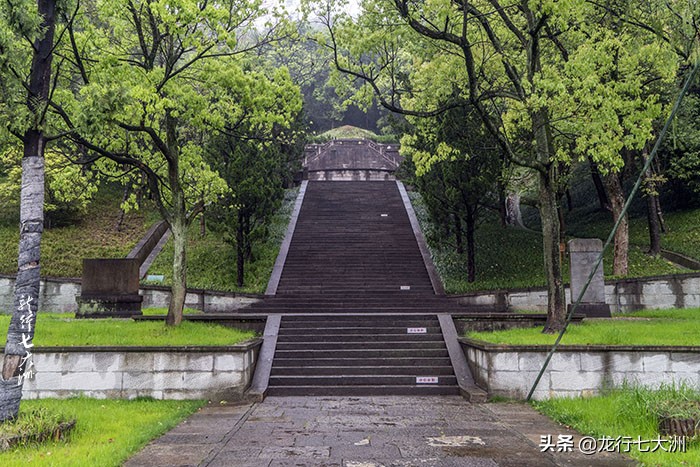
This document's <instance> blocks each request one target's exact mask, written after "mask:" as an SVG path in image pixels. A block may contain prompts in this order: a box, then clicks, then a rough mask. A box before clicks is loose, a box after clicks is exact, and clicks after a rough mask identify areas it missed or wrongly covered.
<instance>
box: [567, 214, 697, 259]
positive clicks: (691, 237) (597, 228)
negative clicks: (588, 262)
mask: <svg viewBox="0 0 700 467" xmlns="http://www.w3.org/2000/svg"><path fill="white" fill-rule="evenodd" d="M573 214H574V215H572V216H571V217H572V218H573V219H575V221H571V222H570V225H569V226H568V230H569V231H570V232H576V233H577V234H578V235H581V236H589V237H598V238H602V239H605V238H606V237H607V235H608V234H609V233H610V230H611V229H612V227H613V222H612V218H611V216H610V214H609V213H607V212H601V211H591V210H576V211H574V213H573ZM664 219H665V220H666V227H667V229H668V231H667V232H666V233H664V234H661V246H662V248H666V249H668V250H671V251H676V252H678V253H683V254H685V255H687V256H690V257H691V258H695V259H698V260H700V229H698V226H700V209H695V210H688V211H670V212H666V213H664ZM630 243H631V244H632V245H634V246H636V247H637V248H639V249H644V248H648V245H649V232H648V229H647V222H646V219H645V218H632V219H631V221H630Z"/></svg>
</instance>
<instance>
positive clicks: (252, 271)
mask: <svg viewBox="0 0 700 467" xmlns="http://www.w3.org/2000/svg"><path fill="white" fill-rule="evenodd" d="M297 193H298V190H296V189H292V190H287V191H286V192H285V197H284V202H283V203H282V207H281V208H280V210H279V211H278V212H277V213H276V214H275V215H274V216H273V218H272V221H271V223H270V225H269V227H268V229H269V235H268V237H267V239H266V240H265V241H262V242H259V243H256V244H254V245H253V256H254V258H255V261H253V262H250V263H246V265H245V285H244V286H243V287H237V286H236V252H235V250H234V248H233V247H232V246H231V245H229V244H228V243H226V242H224V240H223V238H221V235H219V234H217V233H214V232H210V231H207V233H206V235H205V236H204V237H202V236H201V235H200V233H199V224H198V223H196V222H195V223H194V224H193V225H192V226H190V229H189V231H188V240H187V285H188V286H189V287H194V288H201V289H209V290H221V291H228V292H244V293H246V292H247V293H264V292H265V288H266V287H267V282H268V281H269V280H270V274H272V267H273V266H274V265H275V260H276V259H277V254H278V253H279V249H280V245H281V244H282V240H283V239H284V234H285V233H286V231H287V225H288V224H289V219H290V217H291V215H292V209H293V208H294V202H295V201H296V197H297ZM172 270H173V244H172V241H168V243H167V244H166V245H165V248H163V251H162V252H161V254H160V255H158V257H157V258H156V260H155V261H154V263H153V265H152V266H151V267H150V269H149V270H148V274H162V275H164V276H165V281H164V282H163V285H171V284H172Z"/></svg>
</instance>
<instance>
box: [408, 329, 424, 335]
mask: <svg viewBox="0 0 700 467" xmlns="http://www.w3.org/2000/svg"><path fill="white" fill-rule="evenodd" d="M427 332H428V329H427V328H406V334H427Z"/></svg>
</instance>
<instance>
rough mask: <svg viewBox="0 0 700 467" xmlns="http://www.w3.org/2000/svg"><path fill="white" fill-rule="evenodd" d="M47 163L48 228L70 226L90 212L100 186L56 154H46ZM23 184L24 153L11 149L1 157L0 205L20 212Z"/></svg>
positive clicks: (88, 172) (86, 172) (84, 172)
mask: <svg viewBox="0 0 700 467" xmlns="http://www.w3.org/2000/svg"><path fill="white" fill-rule="evenodd" d="M44 160H45V177H46V178H45V197H44V215H45V216H46V220H45V222H44V223H45V224H46V225H48V226H55V225H57V224H64V223H67V222H66V221H68V222H69V221H70V220H72V219H75V218H76V217H78V216H79V215H81V214H85V213H86V212H87V207H88V205H89V203H90V202H91V201H92V199H93V198H94V196H95V194H96V193H97V189H98V184H97V181H96V179H95V177H94V176H93V174H92V173H91V172H90V171H85V170H83V169H82V168H81V167H80V166H77V165H74V164H71V162H70V161H69V160H68V159H67V158H65V157H64V156H62V155H61V154H59V153H57V152H55V151H51V150H49V151H46V152H45V154H44ZM21 184H22V152H21V148H19V147H10V149H8V150H6V151H5V152H4V153H2V154H0V202H2V203H3V204H4V205H5V208H6V209H7V208H10V207H13V208H16V209H17V210H19V200H20V188H21Z"/></svg>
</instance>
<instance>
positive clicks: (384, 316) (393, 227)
mask: <svg viewBox="0 0 700 467" xmlns="http://www.w3.org/2000/svg"><path fill="white" fill-rule="evenodd" d="M247 311H248V312H251V313H257V314H268V315H275V316H279V317H280V319H279V320H278V321H276V323H277V325H278V326H279V327H278V328H276V329H275V334H274V335H275V336H276V348H275V349H274V358H271V357H270V358H269V359H268V360H271V363H270V366H269V368H268V370H267V371H269V380H267V384H266V385H265V390H266V391H267V394H270V395H281V396H284V395H388V394H396V395H421V394H425V395H438V394H459V392H460V386H459V385H458V382H457V377H456V376H455V372H454V370H453V361H452V360H451V354H450V353H449V352H448V348H447V346H446V344H445V340H444V338H443V332H444V329H443V328H441V326H442V325H443V323H440V322H439V321H438V316H437V315H438V314H450V313H464V312H465V311H468V310H465V309H464V308H462V307H460V306H458V305H457V304H455V303H454V302H452V301H450V300H448V299H446V298H445V297H444V296H440V295H436V294H435V292H434V288H433V285H432V283H431V279H430V276H429V274H428V271H427V269H426V265H425V263H424V261H423V256H422V255H421V252H420V250H419V247H418V244H417V241H416V237H415V235H414V233H413V230H412V228H411V223H410V220H409V217H408V215H407V212H406V208H405V207H404V204H403V201H402V199H401V195H400V192H399V189H398V187H397V184H396V183H394V182H367V181H365V182H319V181H312V182H309V183H308V186H307V188H306V193H305V197H304V201H303V204H302V206H301V210H300V212H299V216H298V220H297V224H296V228H295V231H294V236H293V238H292V240H291V243H290V246H289V251H288V254H287V257H286V261H285V263H284V268H283V270H282V273H281V276H280V280H279V284H278V287H277V290H276V294H275V295H274V296H271V297H268V298H266V299H265V300H263V301H261V302H259V303H256V304H253V305H251V306H250V307H248V309H247ZM266 333H267V331H266ZM266 339H267V337H266ZM453 347H454V346H453ZM263 351H264V349H263ZM453 352H454V350H453ZM259 366H261V365H260V364H259ZM256 377H257V375H256Z"/></svg>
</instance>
